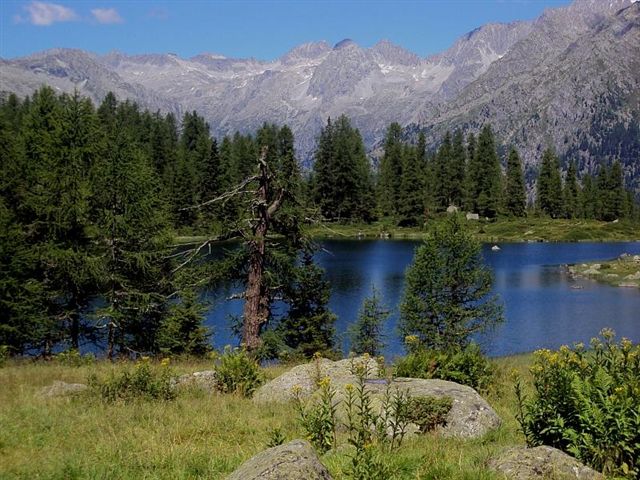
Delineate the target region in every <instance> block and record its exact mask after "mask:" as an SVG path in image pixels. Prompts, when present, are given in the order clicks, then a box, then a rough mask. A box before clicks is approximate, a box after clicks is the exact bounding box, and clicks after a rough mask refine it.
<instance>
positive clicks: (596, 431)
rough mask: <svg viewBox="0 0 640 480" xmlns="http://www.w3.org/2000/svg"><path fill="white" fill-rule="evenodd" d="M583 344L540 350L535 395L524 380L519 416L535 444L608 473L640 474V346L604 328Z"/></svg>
mask: <svg viewBox="0 0 640 480" xmlns="http://www.w3.org/2000/svg"><path fill="white" fill-rule="evenodd" d="M591 346H592V350H590V351H587V350H585V348H584V346H583V345H576V346H575V347H574V348H573V349H570V348H568V347H566V346H564V347H562V348H560V350H559V351H557V352H551V351H549V350H540V351H538V352H536V360H535V362H534V365H533V367H532V368H531V373H532V375H533V387H534V394H533V396H532V397H531V398H530V399H526V398H524V395H523V394H522V388H521V386H520V385H519V384H518V385H517V390H516V395H517V396H518V400H519V415H518V420H519V422H520V426H521V428H522V431H523V432H524V434H525V436H526V438H527V443H528V444H529V445H530V446H535V445H542V444H544V445H550V446H553V447H556V448H559V449H561V450H564V451H566V452H568V453H570V454H572V455H574V456H575V457H577V458H578V459H580V460H582V461H583V462H585V463H587V464H589V465H590V466H592V467H593V468H595V469H597V470H600V471H603V472H604V473H605V474H607V475H614V476H624V477H626V478H638V476H639V475H640V463H639V460H638V459H640V402H639V401H638V399H639V398H640V346H638V345H635V346H634V345H633V343H632V342H631V341H630V340H627V339H622V341H621V342H620V343H619V344H617V343H615V342H614V333H613V332H612V331H611V330H603V331H602V332H601V338H595V339H593V340H592V341H591Z"/></svg>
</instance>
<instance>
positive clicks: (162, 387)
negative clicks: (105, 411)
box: [89, 358, 176, 402]
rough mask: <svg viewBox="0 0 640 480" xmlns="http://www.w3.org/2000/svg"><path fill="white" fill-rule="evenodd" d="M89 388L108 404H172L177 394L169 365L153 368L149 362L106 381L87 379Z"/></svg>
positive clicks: (165, 363)
mask: <svg viewBox="0 0 640 480" xmlns="http://www.w3.org/2000/svg"><path fill="white" fill-rule="evenodd" d="M89 386H90V387H91V389H92V390H93V391H94V392H96V393H97V394H98V396H99V397H100V398H102V399H103V400H105V401H107V402H115V401H118V400H122V401H131V400H134V399H145V400H173V399H174V398H175V397H176V390H175V387H174V384H173V378H172V374H171V370H170V369H169V368H168V362H167V361H163V362H162V363H161V365H160V366H159V367H152V366H151V363H150V362H149V360H148V359H146V358H144V359H143V360H142V361H140V362H138V363H137V364H136V365H135V367H133V369H131V368H126V369H125V370H124V371H122V372H121V373H112V374H111V375H110V376H109V377H108V378H105V379H99V378H98V377H96V376H95V375H93V376H91V377H89Z"/></svg>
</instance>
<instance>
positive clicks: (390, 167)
mask: <svg viewBox="0 0 640 480" xmlns="http://www.w3.org/2000/svg"><path fill="white" fill-rule="evenodd" d="M402 151H403V140H402V127H401V126H400V124H398V123H392V124H391V125H389V128H388V129H387V134H386V136H385V140H384V155H383V156H382V159H381V160H380V171H379V174H378V204H379V209H380V213H381V215H382V216H395V215H397V214H398V206H399V199H400V189H401V188H402V176H403V172H402V163H403V158H402Z"/></svg>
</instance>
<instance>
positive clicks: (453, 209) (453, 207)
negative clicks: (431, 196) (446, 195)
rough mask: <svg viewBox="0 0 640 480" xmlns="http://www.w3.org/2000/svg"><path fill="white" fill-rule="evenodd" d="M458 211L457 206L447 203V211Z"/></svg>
mask: <svg viewBox="0 0 640 480" xmlns="http://www.w3.org/2000/svg"><path fill="white" fill-rule="evenodd" d="M457 212H458V207H456V206H455V205H449V206H448V207H447V213H457Z"/></svg>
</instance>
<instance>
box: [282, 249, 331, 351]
mask: <svg viewBox="0 0 640 480" xmlns="http://www.w3.org/2000/svg"><path fill="white" fill-rule="evenodd" d="M283 294H284V301H285V302H286V303H287V305H288V307H289V309H288V312H287V314H286V316H285V317H284V319H282V320H281V322H280V324H279V325H278V329H277V330H278V333H279V334H280V335H281V337H282V339H283V342H284V344H285V345H286V346H287V347H288V348H290V349H291V350H293V352H295V354H296V355H301V356H303V357H306V358H311V357H312V356H313V355H314V354H316V353H320V354H325V355H326V354H330V355H331V352H333V350H334V348H335V328H334V324H335V321H336V316H335V315H334V314H333V313H331V311H330V310H329V309H328V308H327V303H328V302H329V296H330V294H331V286H330V284H329V282H328V281H327V280H325V279H324V271H323V270H322V268H320V267H319V266H318V265H316V264H315V263H314V261H313V257H312V256H311V255H310V254H309V253H306V254H305V255H304V257H303V259H302V262H301V264H300V265H299V266H298V267H296V268H295V269H294V273H293V281H292V282H290V283H289V284H288V285H287V286H286V287H285V289H284V292H283Z"/></svg>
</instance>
